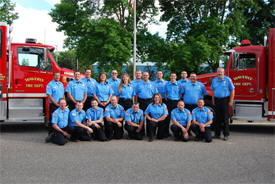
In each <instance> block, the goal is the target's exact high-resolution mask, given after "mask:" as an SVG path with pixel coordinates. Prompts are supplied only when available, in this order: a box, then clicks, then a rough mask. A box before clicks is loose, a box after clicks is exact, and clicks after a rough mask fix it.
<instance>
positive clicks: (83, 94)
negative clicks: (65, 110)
mask: <svg viewBox="0 0 275 184" xmlns="http://www.w3.org/2000/svg"><path fill="white" fill-rule="evenodd" d="M74 77H75V79H74V80H72V81H70V82H69V84H68V86H67V88H66V92H67V95H68V97H69V102H68V103H69V109H70V110H73V109H74V108H75V104H76V102H77V101H82V103H83V104H84V103H85V101H86V99H87V86H86V84H85V83H84V82H83V81H81V80H80V72H79V71H76V72H74Z"/></svg>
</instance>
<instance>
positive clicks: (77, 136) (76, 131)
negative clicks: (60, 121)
mask: <svg viewBox="0 0 275 184" xmlns="http://www.w3.org/2000/svg"><path fill="white" fill-rule="evenodd" d="M69 132H70V134H71V140H81V141H90V140H91V139H92V135H91V134H90V133H88V131H87V130H86V129H85V128H82V127H78V126H72V127H69Z"/></svg>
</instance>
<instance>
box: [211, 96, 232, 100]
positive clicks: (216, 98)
mask: <svg viewBox="0 0 275 184" xmlns="http://www.w3.org/2000/svg"><path fill="white" fill-rule="evenodd" d="M214 98H215V100H224V99H229V96H227V97H223V98H218V97H214Z"/></svg>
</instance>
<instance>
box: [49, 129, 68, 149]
mask: <svg viewBox="0 0 275 184" xmlns="http://www.w3.org/2000/svg"><path fill="white" fill-rule="evenodd" d="M61 129H62V130H64V131H66V132H67V133H70V130H69V127H65V128H61ZM66 139H67V138H66V137H65V136H64V135H63V134H62V133H61V132H59V131H57V130H55V129H54V128H53V135H52V136H51V141H52V143H54V144H57V145H60V146H63V145H64V144H66Z"/></svg>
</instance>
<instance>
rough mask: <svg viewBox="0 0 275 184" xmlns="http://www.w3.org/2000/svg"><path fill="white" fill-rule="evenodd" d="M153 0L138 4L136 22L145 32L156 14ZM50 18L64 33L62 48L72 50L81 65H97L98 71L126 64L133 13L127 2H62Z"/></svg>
mask: <svg viewBox="0 0 275 184" xmlns="http://www.w3.org/2000/svg"><path fill="white" fill-rule="evenodd" d="M154 1H155V0H140V1H138V3H137V11H138V14H137V21H138V25H139V27H140V28H143V29H146V26H147V24H148V23H149V22H152V21H153V20H154V19H153V15H155V14H156V10H157V9H156V7H155V6H154ZM50 15H51V17H52V19H53V21H54V22H56V23H58V31H64V32H65V35H66V36H67V39H66V40H65V45H66V46H67V47H68V48H69V49H75V50H76V54H77V57H78V58H79V60H80V63H81V64H82V65H86V66H89V65H91V64H94V63H97V64H98V67H99V69H100V70H106V71H109V70H110V69H111V68H115V69H117V70H118V71H121V68H122V65H123V64H125V63H127V62H129V60H130V58H131V55H132V54H131V50H132V37H133V35H132V31H133V13H132V11H131V7H130V4H129V2H128V0H82V1H77V0H62V1H61V3H59V4H56V5H55V8H54V9H52V11H51V12H50Z"/></svg>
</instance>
